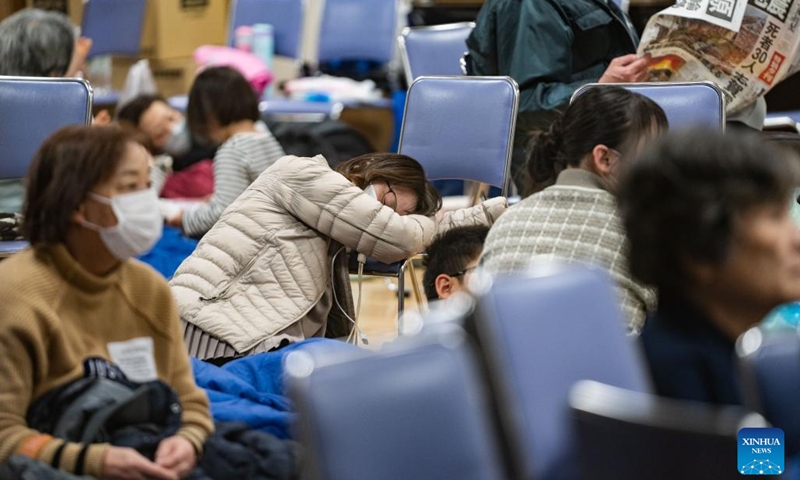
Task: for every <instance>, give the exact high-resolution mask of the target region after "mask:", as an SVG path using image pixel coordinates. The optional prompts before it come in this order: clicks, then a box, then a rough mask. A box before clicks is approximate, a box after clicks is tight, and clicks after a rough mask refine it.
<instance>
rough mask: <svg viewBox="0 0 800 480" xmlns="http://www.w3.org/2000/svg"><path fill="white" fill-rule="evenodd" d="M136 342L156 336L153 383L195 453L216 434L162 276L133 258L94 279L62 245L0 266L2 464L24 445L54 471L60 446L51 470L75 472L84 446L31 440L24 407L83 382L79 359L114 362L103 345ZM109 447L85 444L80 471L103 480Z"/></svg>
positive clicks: (26, 253) (43, 248)
mask: <svg viewBox="0 0 800 480" xmlns="http://www.w3.org/2000/svg"><path fill="white" fill-rule="evenodd" d="M142 337H146V338H147V337H149V338H152V339H153V357H154V359H155V365H156V373H157V375H158V378H159V379H160V380H162V381H163V382H165V383H167V384H169V385H170V386H171V387H172V388H174V389H175V391H176V392H177V393H178V396H179V398H180V401H181V405H182V406H183V419H182V420H183V425H182V427H181V429H180V431H179V435H182V436H184V437H186V438H187V439H188V440H189V441H190V442H192V444H194V445H195V447H196V448H197V451H198V452H200V451H202V445H203V442H204V441H205V439H206V437H207V436H208V434H209V433H210V432H211V431H212V429H213V424H212V421H211V416H210V414H209V411H208V399H207V397H206V395H205V392H203V391H202V390H201V389H199V388H197V386H196V385H195V383H194V378H193V377H192V371H191V367H190V364H189V359H188V357H187V354H186V351H185V347H184V345H183V339H182V335H181V331H180V326H179V320H178V312H177V309H176V306H175V302H174V300H173V298H172V294H171V292H170V289H169V286H168V285H167V283H166V282H165V281H164V279H163V278H161V277H160V276H159V275H158V274H157V273H156V272H155V271H153V270H152V269H151V268H149V267H148V266H146V265H144V264H142V263H140V262H138V261H135V260H128V261H126V262H123V263H122V264H121V265H120V266H119V267H118V268H117V269H115V270H114V271H113V272H112V273H110V274H109V275H107V276H105V277H98V276H95V275H93V274H91V273H89V272H87V271H86V270H84V269H83V268H82V267H81V265H80V264H78V262H77V261H76V260H75V259H74V258H73V257H72V256H71V255H70V253H69V251H68V250H67V249H66V247H64V246H63V245H51V246H38V247H36V248H35V249H28V250H25V251H23V252H21V253H19V254H17V255H14V256H13V257H11V258H9V259H7V260H4V261H2V262H0V462H3V461H5V460H6V459H7V458H8V457H9V456H11V455H12V454H14V453H15V452H17V451H18V450H19V449H20V448H23V447H27V450H33V451H34V452H35V453H34V455H35V456H36V458H38V459H39V460H41V461H43V462H46V463H48V464H51V463H52V461H53V458H54V456H55V453H56V451H57V450H59V449H61V456H60V461H59V462H58V463H59V464H58V465H55V466H56V467H58V468H61V469H63V470H66V471H68V472H74V471H75V466H76V462H77V459H78V456H79V454H80V451H81V449H82V448H84V445H81V444H74V443H69V444H67V445H64V446H63V448H61V447H62V445H63V444H64V443H65V442H64V441H63V440H60V439H51V440H49V441H48V440H46V438H45V437H38V438H35V436H36V435H38V434H39V432H36V431H34V430H31V429H30V428H28V426H27V425H26V423H25V415H26V413H27V410H28V407H29V406H30V405H31V403H32V402H33V401H35V400H36V399H37V398H39V397H40V396H42V395H44V394H45V393H47V392H48V391H49V390H51V389H53V388H57V387H60V386H62V385H64V384H67V383H69V382H72V381H74V380H77V379H79V378H81V377H83V376H84V366H83V362H84V360H85V359H87V358H89V357H100V358H104V359H106V360H109V361H113V359H112V356H111V355H110V354H109V350H108V344H109V343H110V342H125V341H129V340H132V339H136V338H142ZM37 440H39V441H37ZM31 444H33V445H35V447H34V448H31ZM107 447H108V446H107V445H106V444H95V445H90V446H88V447H87V449H86V452H85V457H84V469H83V473H84V474H86V475H92V476H99V475H100V473H101V467H102V465H101V464H102V460H103V454H104V451H105V449H106V448H107ZM23 450H25V448H23ZM29 454H30V453H29Z"/></svg>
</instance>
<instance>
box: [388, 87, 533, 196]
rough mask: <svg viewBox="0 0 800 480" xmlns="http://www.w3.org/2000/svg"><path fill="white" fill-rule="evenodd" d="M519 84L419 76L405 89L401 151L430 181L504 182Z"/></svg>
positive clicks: (505, 181)
mask: <svg viewBox="0 0 800 480" xmlns="http://www.w3.org/2000/svg"><path fill="white" fill-rule="evenodd" d="M518 104H519V88H518V87H517V84H516V82H514V80H512V79H511V78H509V77H420V78H418V79H417V80H416V81H414V83H413V84H411V87H410V88H409V89H408V98H407V99H406V110H405V115H404V116H403V128H402V130H401V132H400V146H399V148H398V151H399V153H402V154H404V155H408V156H410V157H412V158H414V159H416V160H417V161H418V162H420V163H421V164H422V166H423V167H424V168H425V173H426V174H427V175H428V178H429V179H431V180H447V179H455V180H473V181H476V182H483V183H487V184H489V185H492V186H495V187H499V188H502V189H504V193H505V190H506V187H507V186H508V175H509V169H510V165H511V150H512V147H513V145H512V142H513V137H514V126H515V124H516V121H517V105H518Z"/></svg>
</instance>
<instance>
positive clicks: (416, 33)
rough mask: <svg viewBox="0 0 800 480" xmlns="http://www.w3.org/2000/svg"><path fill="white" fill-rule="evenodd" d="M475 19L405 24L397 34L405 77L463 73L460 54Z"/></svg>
mask: <svg viewBox="0 0 800 480" xmlns="http://www.w3.org/2000/svg"><path fill="white" fill-rule="evenodd" d="M473 28H475V24H474V23H472V22H464V23H452V24H449V25H435V26H432V27H415V28H406V29H405V30H403V34H402V35H401V36H400V38H398V42H399V44H400V54H401V55H402V56H403V68H404V69H405V72H406V81H407V82H408V83H409V84H410V83H412V82H413V81H414V80H415V79H416V78H417V77H422V76H430V75H462V72H461V57H462V56H463V55H464V53H466V51H467V37H468V36H469V34H470V33H471V32H472V29H473Z"/></svg>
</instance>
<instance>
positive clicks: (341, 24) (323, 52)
mask: <svg viewBox="0 0 800 480" xmlns="http://www.w3.org/2000/svg"><path fill="white" fill-rule="evenodd" d="M397 9H398V6H397V0H326V1H325V7H324V9H323V12H322V23H321V25H320V32H319V49H318V52H317V58H318V60H319V61H320V62H329V61H336V60H372V61H374V62H378V63H381V64H385V63H389V61H391V59H392V53H393V52H394V39H395V35H396V33H395V32H396V31H397Z"/></svg>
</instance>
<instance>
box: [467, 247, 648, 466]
mask: <svg viewBox="0 0 800 480" xmlns="http://www.w3.org/2000/svg"><path fill="white" fill-rule="evenodd" d="M539 268H540V269H541V270H539V271H537V272H535V273H531V274H530V275H522V274H518V275H508V276H498V277H496V278H494V279H493V282H492V284H491V286H490V287H489V288H488V290H487V291H486V292H485V293H484V294H483V295H481V296H479V298H478V309H477V311H476V315H475V318H474V323H475V331H476V332H477V337H478V344H479V345H480V346H481V350H482V352H483V354H484V356H485V359H486V364H487V366H488V371H489V378H490V382H492V383H493V390H494V392H495V393H494V395H495V398H497V399H498V403H499V413H500V417H501V422H502V425H503V427H504V431H505V434H506V437H507V438H508V439H509V443H510V445H511V447H512V451H513V454H514V458H515V462H514V464H515V466H516V470H517V471H516V475H514V478H543V479H548V480H559V479H578V478H580V472H579V468H578V467H579V459H578V458H577V442H576V439H575V437H574V435H573V431H572V429H571V420H570V418H569V414H568V402H567V400H568V394H569V390H570V388H571V387H572V386H573V385H574V384H575V382H577V381H579V380H595V381H600V382H603V383H607V384H610V385H614V386H617V387H621V388H627V389H629V390H635V391H642V392H646V391H648V390H649V389H650V386H649V380H648V375H647V373H646V369H645V366H644V358H643V357H642V355H641V353H640V352H639V351H638V349H637V347H636V344H635V343H634V341H633V340H632V339H629V338H627V337H626V334H625V331H624V327H623V321H622V316H621V315H622V314H621V311H620V307H619V301H618V298H617V295H616V292H615V290H614V287H613V282H612V280H611V279H610V278H609V276H608V274H607V273H606V272H605V271H602V270H600V269H597V268H593V267H589V266H584V265H577V264H572V265H566V264H561V263H554V264H552V265H550V264H546V266H545V265H542V266H540V267H539Z"/></svg>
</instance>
